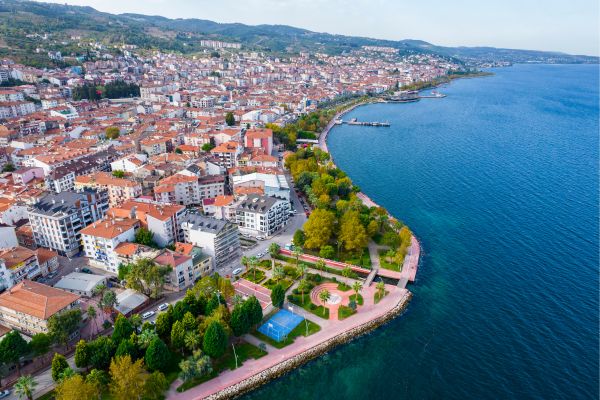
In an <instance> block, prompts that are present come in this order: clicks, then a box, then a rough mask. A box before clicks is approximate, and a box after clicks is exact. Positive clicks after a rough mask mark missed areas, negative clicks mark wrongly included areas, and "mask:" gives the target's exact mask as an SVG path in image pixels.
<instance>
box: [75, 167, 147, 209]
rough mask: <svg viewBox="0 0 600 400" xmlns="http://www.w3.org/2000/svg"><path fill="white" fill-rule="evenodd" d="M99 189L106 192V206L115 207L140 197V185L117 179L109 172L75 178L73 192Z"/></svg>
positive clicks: (132, 181) (128, 180)
mask: <svg viewBox="0 0 600 400" xmlns="http://www.w3.org/2000/svg"><path fill="white" fill-rule="evenodd" d="M84 188H90V189H101V190H106V191H107V192H108V204H109V205H110V206H111V207H114V206H116V205H117V204H119V203H122V202H123V201H127V200H129V199H134V198H136V197H139V196H141V195H142V184H141V183H139V182H136V181H134V180H131V179H127V178H117V177H115V176H113V175H112V174H111V173H109V172H96V173H95V174H90V175H82V176H78V177H76V178H75V190H81V189H84Z"/></svg>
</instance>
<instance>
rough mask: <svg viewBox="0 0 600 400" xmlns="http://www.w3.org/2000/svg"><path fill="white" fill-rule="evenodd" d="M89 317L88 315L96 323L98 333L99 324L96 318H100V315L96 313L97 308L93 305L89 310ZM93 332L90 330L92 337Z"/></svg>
mask: <svg viewBox="0 0 600 400" xmlns="http://www.w3.org/2000/svg"><path fill="white" fill-rule="evenodd" d="M87 315H88V318H89V319H91V320H92V321H94V326H95V327H96V332H98V322H97V321H96V317H97V316H98V313H96V307H94V306H93V305H91V304H90V306H89V307H88V308H87ZM91 331H92V330H91V329H90V337H93V335H92V332H91Z"/></svg>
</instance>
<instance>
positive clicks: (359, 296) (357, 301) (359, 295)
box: [350, 293, 365, 306]
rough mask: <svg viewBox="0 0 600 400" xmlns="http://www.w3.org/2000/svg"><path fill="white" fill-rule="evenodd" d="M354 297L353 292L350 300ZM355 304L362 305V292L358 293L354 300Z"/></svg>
mask: <svg viewBox="0 0 600 400" xmlns="http://www.w3.org/2000/svg"><path fill="white" fill-rule="evenodd" d="M355 298H356V294H353V295H352V296H350V301H352V300H355ZM355 301H356V304H358V305H359V306H362V305H363V303H364V302H365V300H364V299H363V297H362V294H360V293H359V294H358V300H355Z"/></svg>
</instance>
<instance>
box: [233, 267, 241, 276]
mask: <svg viewBox="0 0 600 400" xmlns="http://www.w3.org/2000/svg"><path fill="white" fill-rule="evenodd" d="M241 273H242V269H241V268H236V269H234V270H233V272H232V274H233V276H236V275H239V274H241Z"/></svg>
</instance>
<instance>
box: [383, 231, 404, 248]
mask: <svg viewBox="0 0 600 400" xmlns="http://www.w3.org/2000/svg"><path fill="white" fill-rule="evenodd" d="M381 242H382V243H383V244H385V245H386V246H389V247H391V248H393V249H395V248H397V247H398V246H399V245H400V237H399V236H398V235H397V234H396V232H393V231H388V232H386V233H384V234H383V237H382V238H381Z"/></svg>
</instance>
